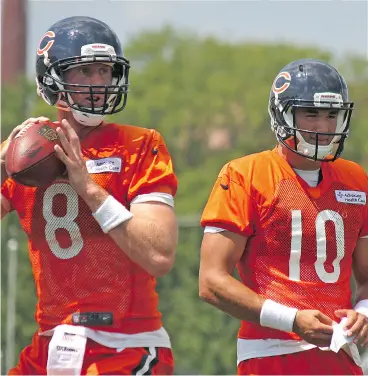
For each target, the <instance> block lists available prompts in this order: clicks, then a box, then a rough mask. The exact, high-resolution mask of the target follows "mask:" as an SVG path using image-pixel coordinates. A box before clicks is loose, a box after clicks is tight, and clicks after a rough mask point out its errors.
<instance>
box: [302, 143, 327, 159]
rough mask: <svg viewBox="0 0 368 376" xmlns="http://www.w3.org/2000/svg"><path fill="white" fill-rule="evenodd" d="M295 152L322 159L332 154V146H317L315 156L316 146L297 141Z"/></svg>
mask: <svg viewBox="0 0 368 376" xmlns="http://www.w3.org/2000/svg"><path fill="white" fill-rule="evenodd" d="M297 151H298V152H299V153H301V154H304V155H306V156H308V157H314V156H316V157H317V158H318V159H323V158H325V157H328V156H330V155H331V154H332V151H333V145H332V144H329V145H318V150H317V155H316V146H315V145H312V144H309V143H308V142H305V141H304V140H298V145H297Z"/></svg>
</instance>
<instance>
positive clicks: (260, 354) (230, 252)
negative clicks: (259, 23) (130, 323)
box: [199, 59, 368, 375]
mask: <svg viewBox="0 0 368 376" xmlns="http://www.w3.org/2000/svg"><path fill="white" fill-rule="evenodd" d="M352 110H353V103H352V102H349V99H348V89H347V86H346V83H345V80H344V78H343V77H342V76H341V74H340V73H339V72H338V71H337V70H336V69H335V68H334V67H332V66H331V65H329V64H327V63H325V62H323V61H319V60H315V59H305V60H299V61H294V62H291V63H290V64H288V65H286V66H285V67H284V68H283V69H282V70H281V71H280V73H279V74H278V75H277V76H276V78H275V80H274V82H273V85H272V88H271V94H270V99H269V114H270V117H271V127H272V130H273V131H274V132H275V134H276V137H277V140H278V146H277V147H276V148H275V149H274V150H269V151H264V152H261V153H256V154H253V155H248V156H245V157H242V158H239V159H236V160H232V161H230V162H229V163H227V164H226V165H225V166H224V167H223V168H222V170H221V172H220V174H219V176H218V179H217V181H216V183H215V185H214V187H213V190H212V192H211V195H210V197H209V200H208V202H207V205H206V207H205V209H204V212H203V215H202V219H201V224H202V226H203V227H204V228H205V230H204V232H205V234H204V237H203V242H202V247H201V263H200V276H199V294H200V297H201V298H202V299H203V300H204V301H206V302H207V303H209V304H212V305H214V306H215V307H216V308H218V309H220V310H222V311H224V312H226V313H228V314H230V315H232V316H234V317H236V318H238V319H240V320H241V326H240V329H239V333H238V351H237V357H238V362H237V364H238V374H247V375H256V374H257V375H265V374H280V375H290V374H299V375H300V374H307V375H308V374H309V375H311V374H319V375H322V374H323V375H327V374H328V375H331V374H344V375H347V374H362V369H361V367H360V365H361V364H362V359H361V357H360V356H359V353H358V349H357V345H362V346H364V345H366V344H367V343H368V319H367V316H368V290H367V287H368V206H367V194H368V178H367V174H366V173H365V171H364V170H363V168H362V167H360V166H359V165H358V164H356V163H353V162H350V161H348V160H344V159H342V158H340V156H341V153H342V151H343V147H344V142H345V140H346V138H347V136H348V133H349V125H350V116H351V112H352ZM235 267H237V270H238V272H239V275H240V278H241V282H240V281H239V280H237V279H236V278H234V277H233V271H234V268H235ZM352 273H354V277H355V280H356V282H357V296H356V301H355V303H354V306H353V305H352V291H351V289H350V278H351V275H352Z"/></svg>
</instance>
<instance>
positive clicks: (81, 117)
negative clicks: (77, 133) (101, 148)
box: [71, 109, 105, 127]
mask: <svg viewBox="0 0 368 376" xmlns="http://www.w3.org/2000/svg"><path fill="white" fill-rule="evenodd" d="M71 112H72V115H73V117H74V119H75V120H76V121H77V122H78V123H79V124H81V125H84V126H86V127H97V126H98V125H100V124H101V123H102V122H103V119H104V117H105V116H104V115H96V114H87V113H85V112H82V111H77V110H74V109H72V110H71Z"/></svg>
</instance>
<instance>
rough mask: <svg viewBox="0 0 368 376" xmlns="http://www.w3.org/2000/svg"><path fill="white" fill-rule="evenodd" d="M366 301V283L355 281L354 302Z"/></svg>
mask: <svg viewBox="0 0 368 376" xmlns="http://www.w3.org/2000/svg"><path fill="white" fill-rule="evenodd" d="M364 299H368V281H359V282H358V281H357V288H356V299H355V300H356V302H359V301H360V300H364Z"/></svg>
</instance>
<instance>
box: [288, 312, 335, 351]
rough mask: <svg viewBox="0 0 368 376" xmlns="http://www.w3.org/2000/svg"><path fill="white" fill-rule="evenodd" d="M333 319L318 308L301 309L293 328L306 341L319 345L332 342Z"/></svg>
mask: <svg viewBox="0 0 368 376" xmlns="http://www.w3.org/2000/svg"><path fill="white" fill-rule="evenodd" d="M333 323H334V322H333V320H332V319H330V318H329V317H328V316H326V315H325V314H323V313H322V312H320V311H317V310H309V309H305V310H300V311H298V312H297V314H296V316H295V321H294V327H293V330H294V332H295V333H296V334H298V335H299V336H300V337H302V338H303V339H304V340H305V341H307V342H309V343H311V344H313V345H316V346H318V347H327V346H330V344H331V338H332V334H333V328H332V324H333Z"/></svg>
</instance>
